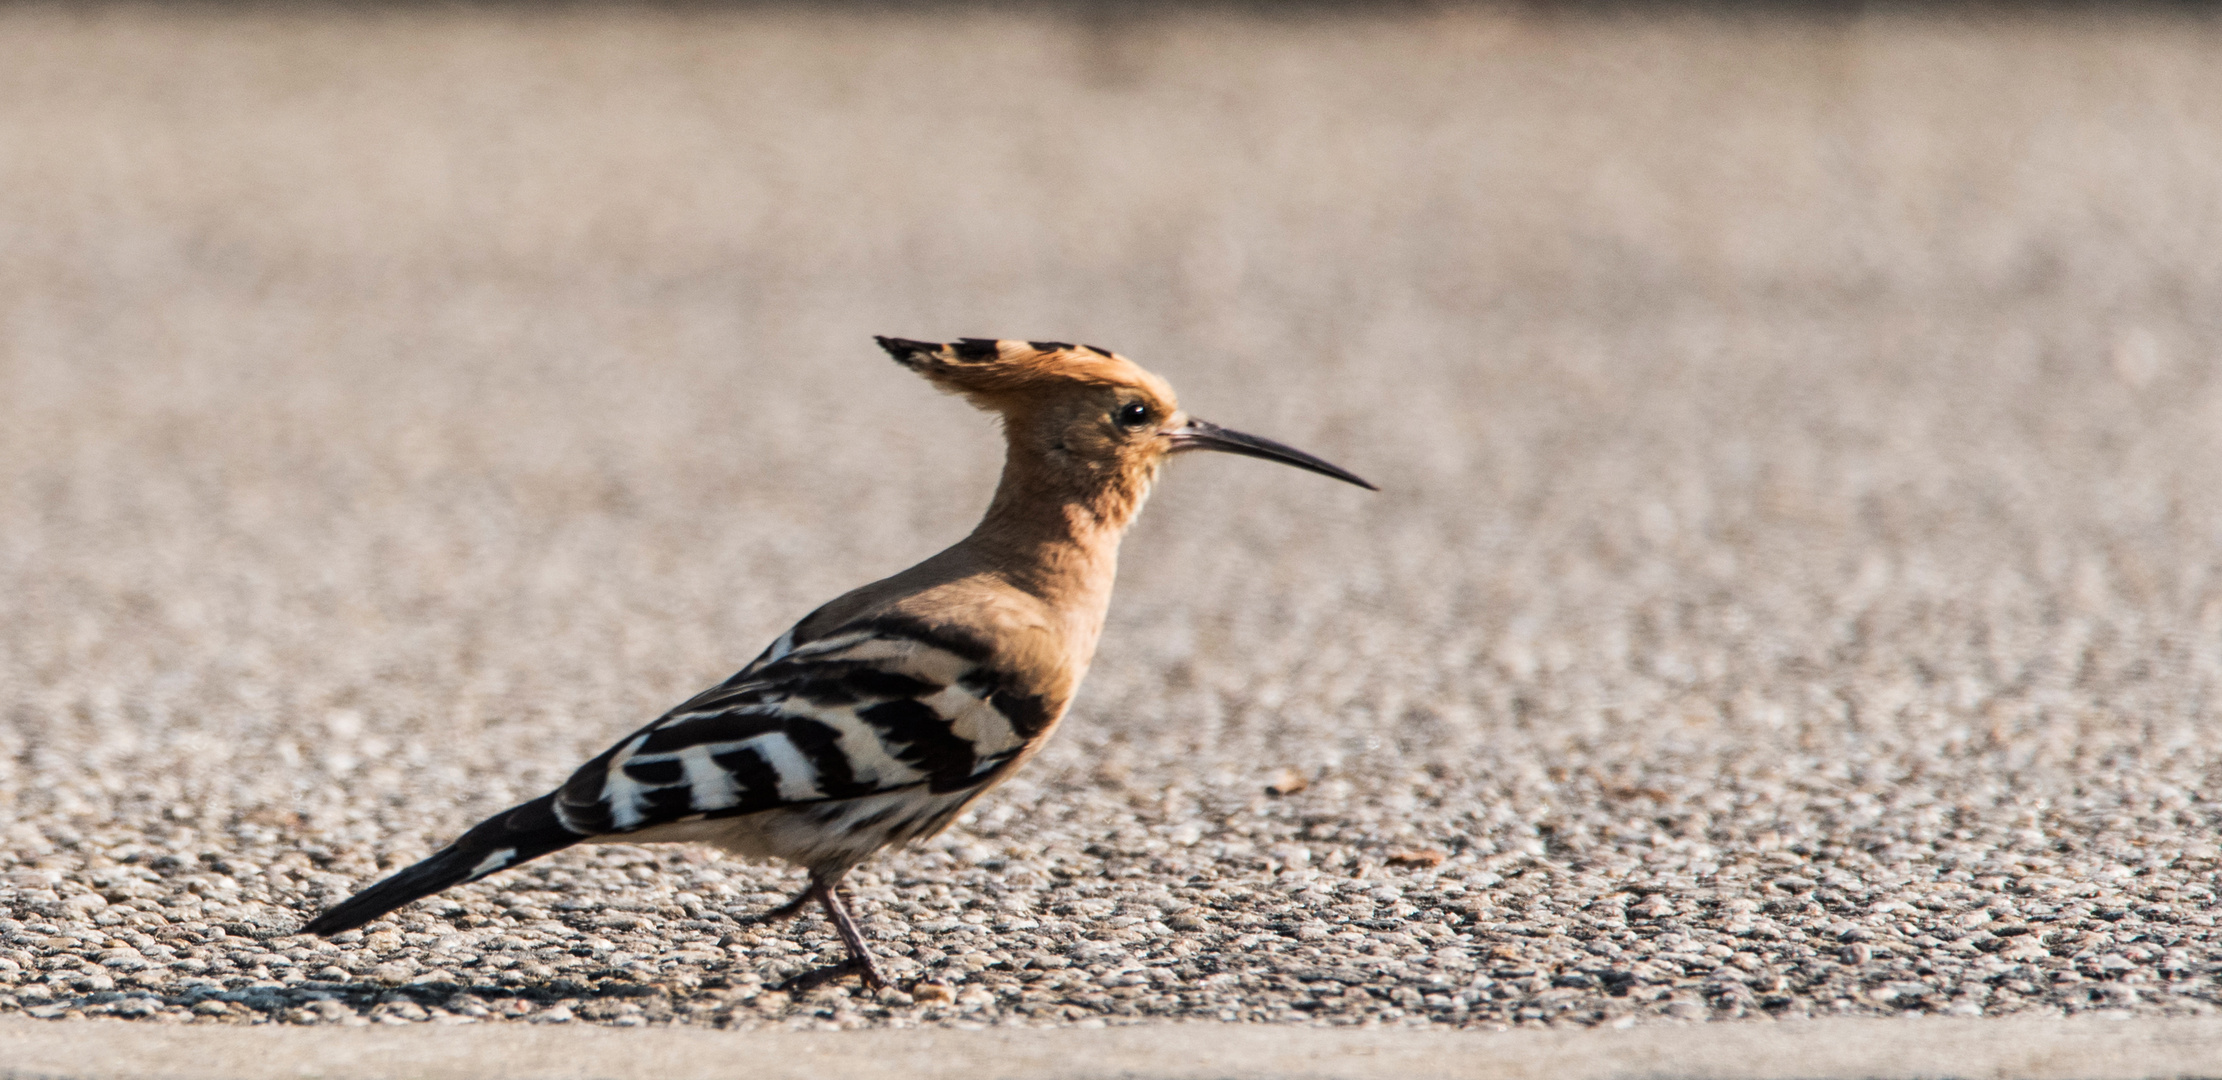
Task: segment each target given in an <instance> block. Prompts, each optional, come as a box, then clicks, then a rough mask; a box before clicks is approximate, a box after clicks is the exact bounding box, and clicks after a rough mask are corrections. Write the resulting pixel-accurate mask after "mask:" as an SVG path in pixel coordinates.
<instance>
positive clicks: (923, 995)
mask: <svg viewBox="0 0 2222 1080" xmlns="http://www.w3.org/2000/svg"><path fill="white" fill-rule="evenodd" d="M910 996H911V998H912V999H914V1000H916V1001H917V1002H918V1003H919V1004H921V1005H945V1004H947V1003H949V1002H951V1001H954V1000H956V993H955V992H954V991H952V990H951V989H950V988H949V986H948V984H947V983H937V982H924V983H919V984H917V985H916V986H913V987H911V988H910Z"/></svg>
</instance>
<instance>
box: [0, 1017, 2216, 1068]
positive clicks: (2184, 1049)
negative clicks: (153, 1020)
mask: <svg viewBox="0 0 2222 1080" xmlns="http://www.w3.org/2000/svg"><path fill="white" fill-rule="evenodd" d="M403 1076H405V1077H421V1078H425V1080H449V1078H453V1080H509V1078H517V1080H526V1078H530V1080H541V1078H547V1080H632V1078H636V1077H637V1078H641V1080H694V1078H704V1080H707V1078H711V1077H732V1076H746V1077H748V1078H750V1080H787V1078H794V1080H802V1078H805V1077H807V1078H809V1080H847V1078H851V1077H854V1078H860V1080H861V1078H873V1080H877V1078H881V1077H888V1076H903V1077H918V1078H926V1080H941V1078H947V1080H959V1078H963V1080H1004V1078H1008V1080H1022V1078H1023V1080H1061V1078H1071V1080H1095V1078H1112V1077H1151V1078H1159V1077H1161V1078H1165V1080H1235V1078H1248V1077H1258V1078H1265V1077H1273V1078H1296V1077H1303V1078H1321V1080H1325V1078H1348V1080H1410V1078H1412V1077H1416V1076H1425V1077H1460V1078H1466V1077H1470V1078H1476V1080H1500V1078H1501V1080H1638V1078H1668V1077H1673V1078H1682V1080H1779V1078H1790V1077H1796V1078H1800V1080H1833V1078H1843V1080H1880V1078H1901V1077H1902V1078H1908V1080H1914V1078H1921V1080H1926V1078H1944V1077H1970V1078H1973V1077H1982V1078H2000V1080H2004V1078H2015V1080H2148V1078H2160V1077H2171V1078H2173V1077H2218V1076H2222V1019H2127V1020H2103V1019H2074V1020H2068V1019H2057V1018H2055V1019H1999V1020H1972V1019H1967V1020H1963V1019H1905V1020H1867V1019H1854V1020H1810V1021H1795V1022H1784V1023H1768V1022H1746V1023H1712V1024H1699V1025H1692V1026H1686V1027H1663V1026H1662V1027H1639V1028H1631V1029H1627V1030H1622V1031H1609V1030H1552V1031H1507V1032H1429V1031H1401V1030H1395V1029H1372V1030H1350V1029H1335V1028H1289V1027H1269V1026H1263V1025H1237V1024H1145V1025H1135V1026H1129V1027H1113V1028H1092V1029H1091V1028H1016V1029H1014V1028H999V1029H987V1030H980V1031H960V1030H953V1029H947V1028H931V1029H924V1028H921V1029H910V1030H900V1031H890V1030H869V1031H818V1032H796V1031H736V1032H720V1031H704V1030H696V1029H687V1028H676V1029H673V1028H666V1029H647V1030H626V1029H613V1028H596V1027H583V1026H580V1027H558V1026H553V1025H531V1024H488V1025H473V1026H461V1027H396V1028H338V1029H334V1028H298V1027H279V1026H257V1027H228V1026H206V1027H199V1026H191V1027H180V1026H169V1025H158V1024H144V1023H128V1022H122V1021H101V1020H84V1021H39V1020H32V1019H29V1018H26V1017H0V1078H5V1080H96V1078H99V1080H106V1078H124V1077H130V1078H147V1080H263V1078H277V1077H283V1078H285V1080H306V1078H316V1080H370V1078H383V1077H403Z"/></svg>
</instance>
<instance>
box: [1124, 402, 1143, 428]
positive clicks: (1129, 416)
mask: <svg viewBox="0 0 2222 1080" xmlns="http://www.w3.org/2000/svg"><path fill="white" fill-rule="evenodd" d="M1149 422H1150V407H1149V406H1147V405H1144V404H1142V403H1141V402H1139V401H1130V402H1128V403H1126V404H1125V405H1121V406H1119V426H1120V427H1130V428H1134V427H1141V426H1142V425H1144V424H1147V423H1149Z"/></svg>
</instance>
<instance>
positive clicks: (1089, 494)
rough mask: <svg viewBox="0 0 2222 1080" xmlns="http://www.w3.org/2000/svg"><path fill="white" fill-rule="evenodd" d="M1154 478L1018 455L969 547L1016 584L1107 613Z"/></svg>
mask: <svg viewBox="0 0 2222 1080" xmlns="http://www.w3.org/2000/svg"><path fill="white" fill-rule="evenodd" d="M1152 479H1153V477H1150V476H1133V475H1124V474H1111V475H1107V476H1103V477H1074V476H1070V475H1065V474H1061V473H1059V472H1058V471H1056V470H1055V469H1053V468H1051V467H1049V466H1047V465H1046V464H1044V463H1042V462H1039V461H1034V460H1029V458H1028V457H1027V456H1025V455H1022V454H1020V453H1013V454H1012V455H1011V457H1010V458H1009V459H1008V460H1006V461H1005V462H1004V466H1003V478H1002V480H1001V482H999V483H998V484H997V485H996V489H995V498H994V499H993V500H991V501H990V502H989V503H988V511H987V514H986V515H984V516H983V517H982V518H981V519H980V524H979V527H977V528H975V529H974V530H973V531H972V535H971V536H970V537H968V538H967V539H966V542H965V543H966V546H967V547H970V548H972V549H973V551H974V553H975V554H976V555H978V556H981V557H983V558H984V559H985V560H986V561H987V562H988V563H989V564H990V565H993V566H995V567H997V569H998V570H999V571H1000V572H1001V573H1002V574H1003V575H1004V576H1005V577H1006V578H1008V579H1009V580H1010V581H1011V583H1012V584H1014V585H1017V586H1018V587H1020V588H1022V589H1025V590H1026V591H1028V592H1031V593H1034V594H1035V595H1037V596H1040V597H1042V598H1043V599H1045V600H1048V601H1049V602H1050V603H1051V604H1053V605H1055V606H1057V607H1059V608H1068V609H1074V610H1076V611H1079V610H1093V611H1094V612H1095V613H1096V614H1097V616H1098V617H1099V618H1100V615H1101V612H1102V610H1103V609H1104V608H1105V607H1107V606H1108V605H1109V603H1110V598H1111V583H1112V579H1113V578H1114V577H1115V576H1116V575H1117V572H1118V561H1119V539H1120V537H1122V536H1124V535H1125V533H1126V528H1127V526H1128V525H1129V524H1131V523H1132V522H1133V521H1134V517H1135V515H1136V514H1138V513H1140V512H1141V509H1142V502H1143V500H1144V499H1145V498H1147V497H1148V495H1149V487H1150V481H1151V480H1152Z"/></svg>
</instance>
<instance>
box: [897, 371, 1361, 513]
mask: <svg viewBox="0 0 2222 1080" xmlns="http://www.w3.org/2000/svg"><path fill="white" fill-rule="evenodd" d="M878 340H879V343H880V347H881V348H884V349H886V350H887V351H888V353H889V354H890V355H892V356H893V357H895V360H896V362H897V363H899V364H902V365H903V366H904V367H907V368H909V369H911V370H912V371H915V372H917V373H919V374H920V375H923V376H925V377H926V378H927V379H928V380H929V381H931V382H932V383H933V384H934V385H935V386H938V387H940V388H942V389H944V390H947V391H950V392H952V393H956V394H962V395H963V396H964V397H965V398H966V399H967V400H969V401H971V402H972V403H973V404H974V405H977V406H979V407H980V408H983V409H986V410H989V411H991V412H994V413H997V414H999V415H1001V416H1002V418H1003V423H1004V426H1005V427H1006V429H1007V430H1008V432H1009V434H1010V438H1011V443H1012V447H1013V449H1014V450H1024V451H1025V452H1026V454H1027V456H1028V457H1029V458H1031V459H1033V460H1034V461H1036V462H1038V463H1040V465H1041V466H1042V467H1044V468H1047V469H1050V470H1054V471H1056V472H1058V473H1061V474H1064V475H1065V476H1066V477H1068V478H1070V479H1071V480H1073V481H1076V482H1078V483H1080V484H1083V485H1091V486H1123V485H1121V484H1120V481H1129V482H1138V483H1139V484H1140V485H1142V486H1143V487H1145V488H1146V486H1147V484H1148V482H1149V479H1150V478H1151V477H1153V476H1155V475H1156V472H1157V467H1158V465H1159V464H1160V463H1161V462H1163V461H1164V459H1165V458H1167V457H1169V456H1171V455H1173V454H1178V453H1183V452H1185V451H1189V450H1217V451H1221V452H1223V453H1229V454H1242V455H1245V456H1248V457H1256V458H1264V459H1265V460H1267V461H1278V462H1281V463H1282V464H1284V465H1294V466H1296V467H1297V468H1299V469H1309V470H1311V471H1312V472H1316V473H1319V474H1321V475H1324V476H1332V477H1334V478H1335V479H1337V480H1341V481H1344V482H1346V483H1351V484H1356V485H1358V486H1359V487H1362V488H1366V489H1368V490H1374V487H1373V485H1372V484H1369V483H1367V482H1365V481H1364V480H1362V479H1359V478H1358V477H1357V476H1356V475H1354V474H1352V473H1350V472H1348V471H1346V470H1344V469H1342V468H1340V467H1338V466H1335V465H1331V464H1329V463H1327V462H1325V461H1322V460H1320V459H1319V458H1316V457H1313V456H1312V455H1310V454H1307V453H1305V452H1303V451H1301V450H1298V449H1296V448H1294V447H1291V446H1284V445H1282V444H1280V443H1277V442H1274V441H1273V440H1271V439H1261V438H1259V437H1257V436H1255V435H1245V434H1243V433H1241V432H1239V431H1230V430H1228V429H1226V428H1223V427H1220V426H1218V425H1217V424H1212V423H1208V422H1205V421H1203V420H1198V419H1196V418H1195V417H1192V416H1189V415H1188V414H1187V413H1185V412H1182V411H1181V408H1180V402H1179V400H1178V399H1177V398H1175V397H1174V396H1173V388H1172V386H1171V385H1170V384H1168V383H1167V382H1166V381H1165V380H1164V379H1161V378H1159V377H1157V376H1156V375H1154V374H1151V373H1150V372H1148V371H1146V370H1144V369H1143V368H1142V366H1141V365H1139V364H1136V363H1135V362H1134V361H1132V360H1129V359H1127V358H1126V357H1123V356H1120V355H1118V354H1117V353H1113V352H1108V351H1106V350H1103V349H1099V348H1096V347H1095V346H1093V345H1068V344H1066V343H1064V342H1061V341H993V340H989V339H986V338H964V339H962V340H959V341H954V342H949V343H947V344H942V343H938V342H928V341H906V340H904V339H902V338H889V337H883V338H880V339H878Z"/></svg>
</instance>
